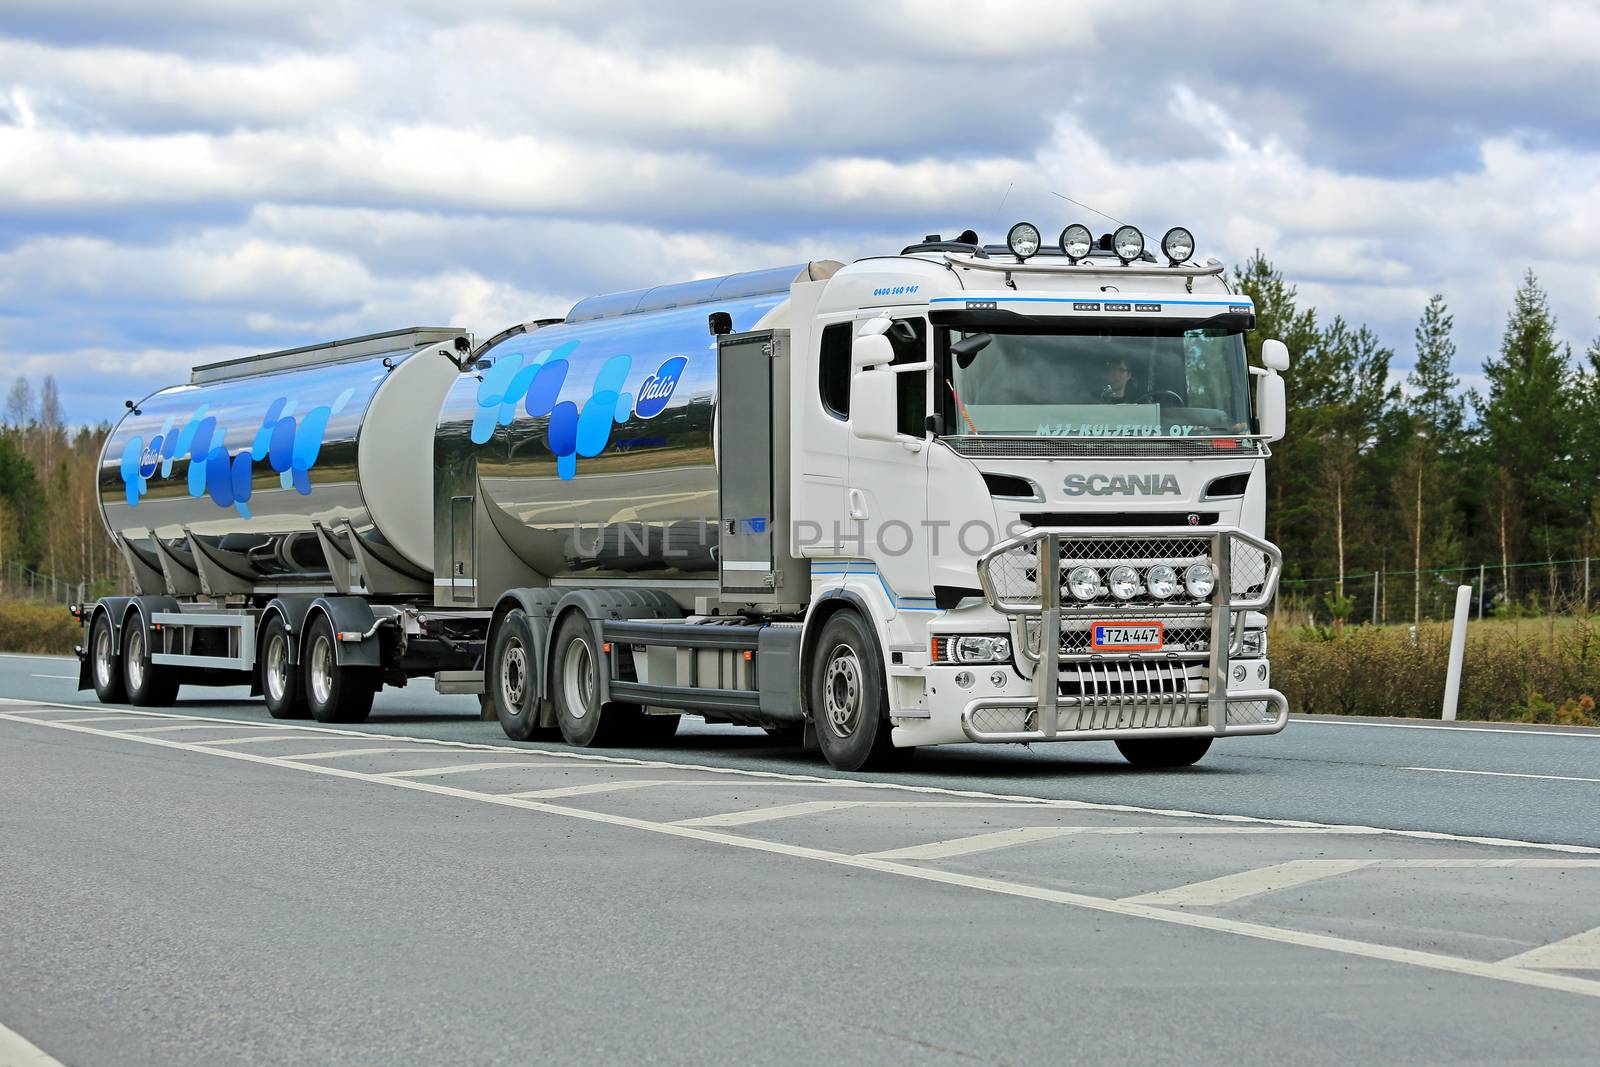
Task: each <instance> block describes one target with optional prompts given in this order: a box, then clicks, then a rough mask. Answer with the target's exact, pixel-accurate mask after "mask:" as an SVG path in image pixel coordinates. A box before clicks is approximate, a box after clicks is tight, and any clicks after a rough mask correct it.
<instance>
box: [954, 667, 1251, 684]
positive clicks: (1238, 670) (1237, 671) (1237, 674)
mask: <svg viewBox="0 0 1600 1067" xmlns="http://www.w3.org/2000/svg"><path fill="white" fill-rule="evenodd" d="M1247 673H1248V672H1247V671H1246V670H1245V666H1244V664H1243V663H1240V664H1238V665H1237V666H1235V667H1234V668H1233V680H1234V681H1236V682H1242V681H1244V679H1245V675H1246V674H1247ZM956 681H957V682H960V681H961V678H960V676H957V677H956Z"/></svg>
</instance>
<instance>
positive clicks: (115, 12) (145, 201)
mask: <svg viewBox="0 0 1600 1067" xmlns="http://www.w3.org/2000/svg"><path fill="white" fill-rule="evenodd" d="M1596 42H1600V4H1597V3H1595V2H1593V0H1571V2H1560V0H1546V2H1543V3H1540V4H1537V5H1534V4H1514V3H1512V4H1508V3H1504V2H1503V0H1502V2H1479V0H1458V2H1453V3H1444V2H1438V3H1436V2H1431V0H1385V2H1381V3H1373V2H1367V0H1342V2H1339V3H1325V4H1312V3H1304V4H1293V5H1289V4H1282V3H1277V2H1270V0H1269V2H1245V0H1210V2H1208V3H1205V4H1195V3H1168V2H1150V3H1140V4H1128V3H1097V2H1071V3H1068V2H1066V0H1018V2H1014V3H987V4H986V3H983V2H980V0H880V2H878V3H873V4H862V3H859V2H840V3H835V2H833V0H807V2H805V3H789V4H783V5H773V6H772V7H771V8H770V9H768V8H766V7H765V5H762V4H760V3H753V2H750V0H744V2H741V3H721V2H715V0H684V2H679V3H660V2H653V3H649V2H638V3H626V2H610V0H584V2H578V0H572V2H566V3H558V2H544V0H448V2H447V0H388V2H385V3H361V2H355V0H273V2H255V0H168V2H164V3H163V2H161V0H155V2H151V3H145V4H132V3H129V2H127V0H4V2H3V3H0V371H3V372H4V373H5V375H6V376H7V377H9V376H10V375H11V374H13V373H27V374H30V375H42V374H45V373H53V374H55V375H56V377H57V379H58V380H59V381H60V384H61V386H62V390H63V396H64V400H65V403H66V407H67V416H68V418H69V420H71V421H74V422H82V421H98V420H99V419H102V418H107V417H111V416H113V415H114V414H116V413H117V411H118V410H119V409H120V408H121V405H122V401H123V400H124V399H126V398H129V397H136V396H141V395H143V394H144V393H146V392H148V391H150V390H151V389H153V388H156V387H158V386H160V385H162V384H167V383H171V382H175V381H179V380H182V379H183V378H184V377H185V376H186V372H187V369H188V368H189V367H190V366H191V365H192V364H194V363H196V362H202V361H206V360H210V359H215V358H223V357H227V356H231V355H238V354H245V353H249V352H259V351H265V350H269V349H273V348H280V347H287V346H291V345H299V344H305V343H310V342H314V341H318V340H325V339H331V338H335V337H346V336H351V335H355V334H361V333H368V332H373V331H377V330H384V329H392V328H396V327H400V326H407V325H418V324H423V325H434V324H437V325H455V326H461V327H465V328H468V329H471V330H474V331H477V332H478V333H480V334H487V333H492V332H494V331H497V330H499V329H501V328H503V327H505V326H507V325H509V324H511V323H513V322H519V321H524V320H527V319H530V318H536V317H544V316H550V315H559V314H561V313H563V312H564V311H565V310H566V308H567V307H568V306H570V304H571V302H572V301H574V300H575V299H577V298H579V297H582V296H585V295H589V294H593V293H597V292H605V291H610V290H615V289H624V288H633V287H637V286H641V285H648V284H653V283H657V282H665V281H674V280H681V279H687V278H691V277H700V276H707V275H712V274H722V273H727V272H729V271H734V270H745V269H753V268H758V267H763V266H772V265H777V264H780V263H784V262H793V261H799V260H803V259H807V258H822V257H827V258H841V259H849V258H852V257H855V256H860V255H867V254H873V253H882V252H884V251H896V250H898V249H899V248H900V247H901V246H902V245H903V244H905V243H907V242H908V241H909V240H913V239H915V238H917V237H919V236H920V235H922V234H924V233H933V232H943V233H950V232H953V231H956V230H959V229H961V228H964V227H967V226H973V227H975V228H977V229H978V230H979V232H980V233H982V234H983V235H984V236H985V238H986V239H996V240H997V239H1000V237H1001V236H1002V235H1003V232H1004V230H1005V228H1006V226H1007V225H1009V223H1011V222H1013V221H1016V220H1017V219H1019V218H1027V219H1030V220H1032V221H1034V222H1037V223H1039V224H1040V226H1041V229H1044V230H1046V231H1048V232H1055V231H1056V230H1058V229H1059V227H1060V226H1062V225H1064V224H1065V223H1067V222H1070V221H1076V220H1078V219H1080V218H1082V219H1083V220H1084V221H1088V222H1091V223H1097V224H1098V223H1100V222H1103V220H1097V219H1096V218H1095V217H1093V216H1089V215H1087V213H1085V212H1083V211H1082V210H1080V209H1078V208H1076V207H1073V206H1072V205H1071V204H1068V203H1066V202H1065V201H1063V200H1061V199H1058V198H1057V197H1056V196H1054V195H1052V194H1053V193H1063V194H1066V195H1069V196H1072V197H1074V198H1075V199H1078V200H1081V201H1084V202H1086V203H1089V204H1092V205H1094V206H1095V207H1097V208H1099V209H1100V210H1102V211H1105V212H1107V213H1109V214H1111V215H1114V216H1117V217H1119V218H1125V219H1129V220H1131V221H1134V222H1137V223H1139V224H1140V225H1141V226H1143V227H1144V228H1145V229H1146V230H1147V231H1148V232H1150V233H1152V234H1159V233H1160V232H1161V231H1162V230H1163V229H1165V227H1167V226H1169V225H1172V224H1177V223H1181V224H1184V225H1186V226H1189V227H1190V228H1191V229H1192V230H1193V231H1194V232H1195V234H1196V235H1197V237H1198V239H1199V243H1200V246H1201V254H1202V255H1206V254H1213V255H1217V256H1220V257H1221V258H1223V259H1224V260H1225V261H1227V262H1229V263H1238V262H1242V261H1243V260H1244V258H1246V257H1247V256H1248V255H1249V254H1250V253H1251V251H1252V250H1253V249H1256V248H1260V249H1262V250H1263V251H1264V252H1266V253H1267V255H1268V257H1269V258H1270V259H1272V260H1273V262H1274V263H1276V264H1277V265H1278V266H1280V267H1281V268H1282V269H1283V270H1284V272H1285V273H1286V274H1287V275H1288V276H1289V278H1290V279H1291V280H1292V281H1294V282H1295V283H1296V284H1298V285H1299V288H1300V292H1301V294H1302V297H1303V298H1304V299H1306V300H1308V301H1309V302H1311V303H1313V304H1315V305H1316V306H1317V307H1318V308H1319V309H1320V310H1321V311H1322V312H1323V313H1324V314H1325V315H1331V314H1333V313H1341V314H1344V315H1345V316H1347V317H1349V318H1352V319H1355V320H1358V321H1362V322H1367V323H1369V324H1371V325H1372V326H1373V327H1374V328H1376V329H1377V330H1378V331H1379V333H1380V334H1381V336H1382V337H1383V338H1384V340H1385V341H1386V342H1387V343H1388V344H1389V345H1390V346H1391V347H1393V348H1394V349H1395V351H1396V365H1397V366H1399V367H1405V366H1409V364H1410V362H1411V360H1412V355H1413V353H1412V342H1411V329H1412V326H1413V324H1414V323H1415V320H1416V318H1417V316H1418V314H1419V313H1420V311H1421V309H1422V306H1423V304H1424V303H1425V302H1426V300H1427V297H1428V294H1429V293H1432V292H1435V291H1438V292H1443V293H1444V294H1445V296H1446V298H1447V299H1448V301H1449V303H1450V305H1451V307H1452V309H1453V310H1454V312H1455V314H1456V324H1457V342H1458V344H1459V346H1460V354H1459V358H1458V361H1457V369H1458V370H1459V371H1460V372H1461V373H1462V374H1463V376H1464V377H1465V378H1466V379H1467V380H1468V381H1469V382H1472V381H1476V380H1478V376H1477V372H1478V368H1479V366H1480V365H1481V362H1482V359H1483V357H1484V356H1485V355H1486V354H1488V353H1489V352H1491V351H1493V349H1494V347H1495V346H1496V345H1497V343H1498V340H1499V335H1500V330H1501V326H1502V324H1503V322H1504V317H1505V312H1506V309H1507V307H1508V305H1509V303H1510V298H1511V294H1512V292H1513V290H1514V289H1515V287H1516V283H1517V280H1518V278H1519V277H1520V275H1521V274H1522V272H1523V271H1524V270H1526V269H1527V268H1529V267H1532V268H1533V269H1534V270H1536V271H1537V272H1538V274H1539V276H1540V277H1541V279H1542V280H1543V282H1544V283H1545V285H1546V286H1547V287H1548V289H1549V291H1550V293H1551V300H1552V305H1553V308H1554V310H1555V312H1556V314H1557V316H1558V317H1559V319H1560V325H1561V332H1562V335H1563V337H1564V338H1565V339H1567V340H1569V341H1571V342H1572V344H1573V346H1574V349H1575V350H1577V351H1580V352H1581V350H1582V349H1584V348H1585V347H1587V346H1588V344H1589V343H1590V341H1591V340H1593V338H1594V337H1595V336H1596V334H1597V333H1600V320H1597V315H1600V269H1597V262H1600V257H1597V255H1596V252H1595V251H1594V250H1595V249H1596V248H1600V195H1597V194H1600V61H1597V60H1596V53H1595V48H1596Z"/></svg>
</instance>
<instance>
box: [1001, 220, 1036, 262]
mask: <svg viewBox="0 0 1600 1067" xmlns="http://www.w3.org/2000/svg"><path fill="white" fill-rule="evenodd" d="M1039 244H1040V241H1039V227H1037V226H1035V225H1034V224H1033V223H1031V222H1019V223H1017V224H1016V225H1015V226H1013V227H1011V229H1010V230H1008V231H1006V247H1007V248H1009V249H1011V254H1012V255H1014V256H1016V257H1017V258H1018V259H1027V258H1028V257H1029V256H1031V255H1033V254H1034V253H1036V252H1038V251H1039Z"/></svg>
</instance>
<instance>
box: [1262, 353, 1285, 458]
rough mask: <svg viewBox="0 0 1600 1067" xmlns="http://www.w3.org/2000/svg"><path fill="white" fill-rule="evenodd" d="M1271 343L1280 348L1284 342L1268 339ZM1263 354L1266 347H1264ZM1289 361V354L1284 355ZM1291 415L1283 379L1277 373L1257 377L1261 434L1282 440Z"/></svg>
mask: <svg viewBox="0 0 1600 1067" xmlns="http://www.w3.org/2000/svg"><path fill="white" fill-rule="evenodd" d="M1267 344H1269V345H1274V344H1275V345H1277V346H1278V347H1279V348H1280V349H1281V348H1283V344H1282V343H1281V342H1278V341H1268V342H1267ZM1262 351H1263V355H1264V354H1265V347H1263V350H1262ZM1284 359H1285V361H1287V359H1288V356H1287V355H1285V356H1284ZM1288 417H1289V404H1288V401H1287V400H1286V399H1285V397H1284V393H1283V379H1282V378H1280V377H1278V376H1277V375H1276V374H1271V373H1269V374H1262V375H1258V376H1257V377H1256V419H1257V420H1258V421H1259V422H1260V424H1261V436H1263V437H1265V438H1266V439H1267V440H1268V441H1281V440H1282V439H1283V431H1284V425H1285V423H1286V422H1287V420H1288Z"/></svg>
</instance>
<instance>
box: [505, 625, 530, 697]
mask: <svg viewBox="0 0 1600 1067" xmlns="http://www.w3.org/2000/svg"><path fill="white" fill-rule="evenodd" d="M527 689H528V653H527V650H526V649H524V648H523V647H522V642H521V641H519V640H517V639H515V638H513V639H512V640H511V641H510V642H508V643H507V644H506V651H505V656H504V658H502V659H501V661H500V695H501V697H503V698H504V701H505V706H506V707H508V708H510V709H511V710H513V711H518V710H521V708H522V701H523V699H524V697H525V696H526V695H527Z"/></svg>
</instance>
